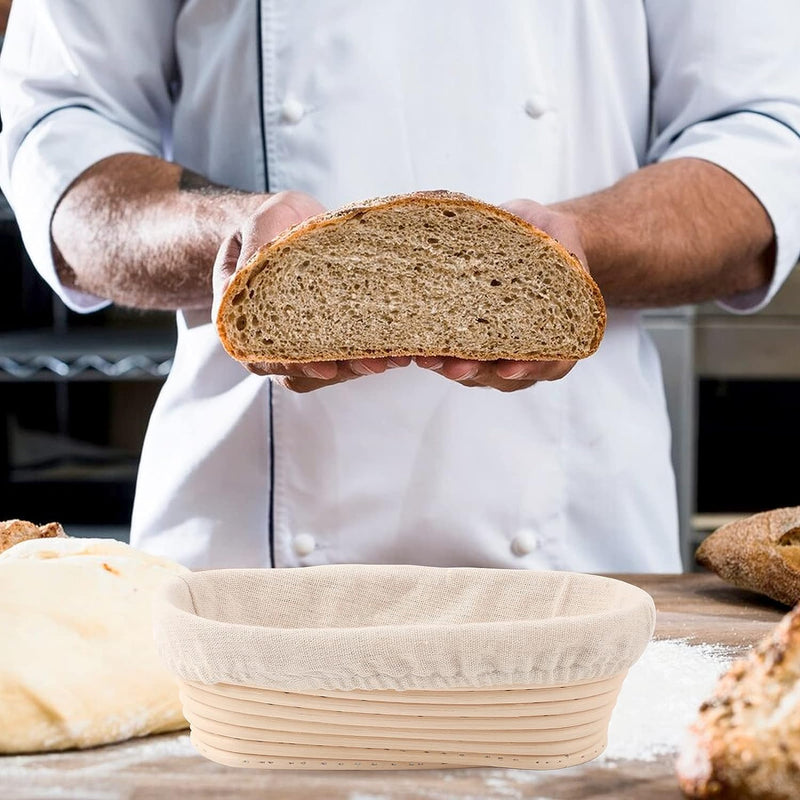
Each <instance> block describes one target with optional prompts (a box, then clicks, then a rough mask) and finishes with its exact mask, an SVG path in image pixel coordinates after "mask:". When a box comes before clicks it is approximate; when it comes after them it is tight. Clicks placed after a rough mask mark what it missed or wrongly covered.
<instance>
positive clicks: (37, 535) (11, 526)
mask: <svg viewBox="0 0 800 800" xmlns="http://www.w3.org/2000/svg"><path fill="white" fill-rule="evenodd" d="M66 535H67V534H66V533H64V529H63V528H62V527H61V525H59V524H58V523H57V522H48V523H47V524H46V525H35V524H34V523H33V522H28V521H27V520H24V519H8V520H5V521H3V522H0V553H2V552H3V550H8V549H9V548H10V547H13V546H14V545H15V544H19V542H25V541H27V540H28V539H49V538H52V537H59V538H62V537H66Z"/></svg>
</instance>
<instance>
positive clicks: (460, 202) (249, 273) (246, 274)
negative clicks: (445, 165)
mask: <svg viewBox="0 0 800 800" xmlns="http://www.w3.org/2000/svg"><path fill="white" fill-rule="evenodd" d="M443 204H444V205H450V206H454V207H456V206H457V207H461V208H467V209H472V210H476V211H480V212H482V213H486V214H491V215H494V216H496V217H498V218H501V219H505V220H509V221H512V222H513V223H514V224H516V225H518V226H521V227H524V228H525V230H526V231H527V232H528V233H529V234H530V235H532V236H536V237H538V238H540V239H543V240H546V241H548V242H549V243H550V244H551V245H552V246H553V247H554V248H556V250H557V251H558V252H559V253H560V255H561V257H562V258H563V260H564V263H565V264H568V265H569V266H570V267H571V268H572V269H574V270H576V271H577V272H578V273H579V274H580V275H581V277H582V279H583V280H584V281H585V282H586V285H587V286H588V287H589V289H590V291H591V292H592V294H593V296H594V299H595V302H596V304H597V306H598V308H599V310H600V313H599V316H598V318H597V323H598V324H597V332H596V336H595V339H594V340H593V341H592V343H591V345H590V347H589V352H588V353H587V354H586V355H587V356H588V355H591V354H592V353H594V352H595V351H596V350H597V348H598V347H599V346H600V341H601V340H602V338H603V334H604V332H605V327H606V324H607V313H606V307H605V301H604V298H603V295H602V293H601V291H600V287H599V286H598V285H597V283H596V282H595V281H594V279H593V278H592V276H591V275H590V274H589V271H588V270H587V269H586V268H585V267H584V265H583V264H582V263H581V261H580V259H579V258H578V257H577V256H576V255H575V254H574V253H571V252H570V251H569V250H567V248H565V247H564V246H563V245H562V244H561V243H560V242H558V241H557V240H556V239H554V238H553V237H551V236H550V235H549V234H547V233H545V232H544V231H542V230H540V229H539V228H537V227H536V226H534V225H532V224H531V223H529V222H528V221H527V220H524V219H522V218H521V217H518V216H517V215H516V214H512V213H511V212H510V211H507V210H506V209H504V208H500V207H499V206H495V205H491V204H489V203H485V202H483V201H481V200H478V199H476V198H474V197H470V196H469V195H466V194H462V193H460V192H452V191H449V190H447V189H436V190H425V191H417V192H410V193H407V194H394V195H386V196H383V197H375V198H370V199H368V200H361V201H357V202H354V203H350V204H348V205H345V206H342V207H340V208H337V209H335V210H332V211H326V212H324V213H321V214H317V215H315V216H313V217H309V218H308V219H306V220H304V221H303V222H300V223H299V224H297V225H294V226H293V227H291V228H287V229H286V230H285V231H283V232H282V233H280V234H278V236H276V237H275V238H274V239H273V240H272V241H271V242H268V243H267V244H265V245H263V246H262V247H260V248H259V249H258V250H257V251H256V252H255V253H254V254H253V255H252V256H251V257H250V258H249V259H248V261H247V263H246V264H245V265H244V266H243V267H242V268H241V269H240V270H238V271H237V272H236V274H235V275H234V276H233V278H232V279H231V282H230V283H229V285H228V287H227V289H226V290H225V293H224V295H223V297H222V300H221V303H220V307H219V310H218V312H217V319H216V325H217V332H218V335H219V338H220V341H221V342H222V345H223V347H224V348H225V350H226V351H227V352H228V354H229V355H231V356H232V357H233V358H235V359H236V360H238V361H241V362H243V363H252V359H250V358H248V357H247V356H246V355H245V354H242V353H240V352H238V351H237V349H236V347H235V346H234V345H233V343H232V341H231V338H230V337H229V335H228V331H227V327H226V325H225V322H224V321H225V319H226V317H227V316H228V313H229V311H230V306H231V301H232V299H233V298H234V297H235V296H236V295H237V294H239V292H241V291H242V290H243V289H245V287H246V286H247V284H248V281H250V280H251V279H252V278H253V277H254V276H255V275H257V274H258V273H259V272H260V271H261V270H262V269H264V268H266V266H267V264H268V262H269V259H270V256H271V254H272V253H274V252H275V251H276V250H277V249H279V248H281V247H284V246H286V245H290V244H292V243H293V242H295V241H297V240H298V239H299V238H301V237H302V236H304V235H305V234H307V233H310V232H311V231H314V230H318V229H320V228H324V227H326V226H329V225H337V224H340V223H341V222H343V221H346V220H349V219H353V218H356V217H359V216H361V215H362V214H364V213H366V212H368V211H371V210H375V209H378V208H380V209H390V208H398V207H401V206H407V205H417V206H420V207H424V206H441V205H443ZM436 355H440V353H436V352H433V351H426V352H424V353H421V352H416V351H415V352H406V351H403V352H401V351H399V350H398V351H393V352H392V353H391V354H390V356H436ZM369 357H373V356H371V355H370V354H369V353H364V354H363V355H360V356H349V358H369ZM455 357H457V358H474V356H471V355H470V354H468V353H466V352H463V351H462V352H460V353H456V355H455ZM581 357H586V356H581ZM340 358H341V356H340V354H338V353H335V352H329V353H326V354H323V355H321V356H315V357H314V358H305V359H303V358H298V359H296V362H295V363H306V362H309V361H325V360H338V359H340ZM499 358H502V359H508V360H515V359H518V358H519V356H517V355H515V354H514V353H505V354H501V355H500V356H499ZM561 358H563V359H570V358H573V356H570V355H568V354H564V355H558V356H554V359H561Z"/></svg>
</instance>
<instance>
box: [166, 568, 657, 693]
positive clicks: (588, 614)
mask: <svg viewBox="0 0 800 800" xmlns="http://www.w3.org/2000/svg"><path fill="white" fill-rule="evenodd" d="M654 626H655V606H654V604H653V600H652V598H651V597H650V595H649V594H647V593H646V592H645V591H643V590H642V589H639V588H638V587H636V586H633V585H632V584H629V583H626V582H624V581H621V580H616V579H611V578H606V577H602V576H598V575H588V574H583V573H574V572H561V571H534V570H517V569H486V568H475V567H454V568H445V567H422V566H412V565H368V564H336V565H325V566H316V567H300V568H297V567H295V568H287V569H225V570H208V571H199V572H193V573H190V574H188V575H181V576H176V577H175V578H173V579H170V580H169V581H167V582H165V584H164V585H163V586H162V587H161V591H160V592H159V593H158V595H157V597H156V598H155V601H154V633H155V640H156V645H157V647H158V650H159V652H160V654H161V657H162V658H163V659H164V661H165V663H166V665H167V666H168V668H169V669H171V670H172V671H173V672H174V673H175V674H176V675H178V676H179V677H181V678H183V679H184V680H188V681H197V682H200V683H206V684H215V683H229V684H236V685H240V686H256V687H264V688H273V689H281V690H284V691H295V692H297V691H300V692H303V691H314V690H320V689H332V690H352V689H395V690H401V691H402V690H407V689H447V688H478V687H510V686H531V685H540V686H545V685H548V686H549V685H563V684H571V683H574V682H578V681H586V680H593V679H598V678H604V677H610V676H613V675H617V674H619V673H621V672H624V671H626V670H627V669H628V668H629V667H630V666H631V665H632V664H633V663H634V662H635V661H636V660H637V659H638V658H639V656H640V655H641V654H642V652H643V651H644V648H645V646H646V645H647V643H648V641H649V640H650V638H651V636H652V634H653V630H654Z"/></svg>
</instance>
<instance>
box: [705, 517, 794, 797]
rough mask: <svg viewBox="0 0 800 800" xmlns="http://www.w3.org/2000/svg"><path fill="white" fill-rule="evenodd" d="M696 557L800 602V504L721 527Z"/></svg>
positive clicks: (748, 585)
mask: <svg viewBox="0 0 800 800" xmlns="http://www.w3.org/2000/svg"><path fill="white" fill-rule="evenodd" d="M695 560H696V561H697V563H698V564H700V565H701V566H703V567H705V568H706V569H708V570H711V571H712V572H715V573H716V574H717V575H719V577H720V578H722V579H723V580H724V581H727V582H728V583H730V584H732V585H733V586H737V587H738V588H740V589H749V590H750V591H751V592H758V593H760V594H763V595H766V596H767V597H770V598H772V599H773V600H777V601H778V602H779V603H783V604H784V605H788V606H793V605H794V604H795V603H798V602H800V506H789V507H786V508H776V509H773V510H771V511H762V512H761V513H760V514H753V515H751V516H748V517H744V518H743V519H739V520H736V521H734V522H729V523H727V524H726V525H723V526H721V527H720V528H717V530H715V531H714V532H713V533H712V534H710V535H709V536H707V537H706V538H705V539H704V540H703V542H702V543H701V544H700V546H699V547H698V548H697V551H696V552H695ZM799 796H800V795H799Z"/></svg>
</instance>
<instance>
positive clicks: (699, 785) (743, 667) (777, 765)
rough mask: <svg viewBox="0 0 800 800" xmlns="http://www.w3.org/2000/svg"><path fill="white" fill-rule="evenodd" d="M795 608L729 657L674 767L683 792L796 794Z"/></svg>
mask: <svg viewBox="0 0 800 800" xmlns="http://www.w3.org/2000/svg"><path fill="white" fill-rule="evenodd" d="M799 700H800V607H796V608H794V609H793V610H792V611H789V612H788V613H787V614H786V615H785V616H784V617H783V619H782V620H781V621H780V623H779V624H778V625H777V626H776V627H775V628H774V629H773V631H772V632H771V633H770V634H769V635H767V636H766V637H764V639H763V640H762V641H761V642H760V643H759V644H758V645H756V647H754V648H753V650H751V652H750V653H749V655H748V656H747V657H746V658H743V659H739V660H738V661H736V662H734V663H733V664H732V665H731V667H730V669H729V670H728V671H727V672H726V673H725V674H724V675H723V676H722V677H721V678H720V680H719V681H718V683H717V686H716V688H715V690H714V693H713V696H712V697H711V698H710V699H709V700H708V701H706V702H705V703H703V705H702V706H701V707H700V710H699V713H698V716H697V718H696V719H695V721H694V722H693V723H692V725H691V726H690V728H689V731H688V736H687V738H686V741H685V743H684V745H683V747H682V748H681V751H680V754H679V756H678V760H677V762H676V770H677V776H678V781H679V784H680V787H681V789H682V791H683V793H684V795H685V796H686V797H690V798H696V799H697V800H705V798H714V800H796V799H797V798H798V797H800V702H798V701H799Z"/></svg>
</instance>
